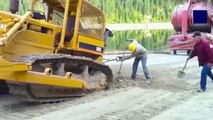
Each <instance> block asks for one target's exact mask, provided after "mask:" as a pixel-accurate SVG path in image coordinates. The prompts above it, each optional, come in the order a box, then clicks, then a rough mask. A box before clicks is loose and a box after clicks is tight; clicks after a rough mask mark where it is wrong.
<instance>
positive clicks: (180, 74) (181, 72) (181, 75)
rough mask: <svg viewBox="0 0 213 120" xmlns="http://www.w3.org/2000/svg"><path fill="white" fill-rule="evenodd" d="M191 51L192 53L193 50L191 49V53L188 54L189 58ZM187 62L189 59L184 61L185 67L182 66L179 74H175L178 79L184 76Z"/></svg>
mask: <svg viewBox="0 0 213 120" xmlns="http://www.w3.org/2000/svg"><path fill="white" fill-rule="evenodd" d="M192 51H193V49H192V50H191V52H190V53H189V56H191V54H192ZM188 61H189V59H187V60H186V63H185V65H184V67H183V69H182V71H179V72H178V74H177V77H178V78H183V77H184V76H185V72H184V70H185V68H186V65H187V63H188Z"/></svg>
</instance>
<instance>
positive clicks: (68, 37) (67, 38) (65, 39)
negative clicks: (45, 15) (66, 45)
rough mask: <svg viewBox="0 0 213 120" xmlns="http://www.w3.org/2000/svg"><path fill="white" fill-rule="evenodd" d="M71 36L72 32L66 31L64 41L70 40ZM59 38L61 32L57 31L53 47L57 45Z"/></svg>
mask: <svg viewBox="0 0 213 120" xmlns="http://www.w3.org/2000/svg"><path fill="white" fill-rule="evenodd" d="M72 37H73V34H72V33H68V32H66V34H65V38H64V42H70V41H71V39H72ZM60 39H61V33H57V34H56V35H55V42H54V47H58V44H59V43H60Z"/></svg>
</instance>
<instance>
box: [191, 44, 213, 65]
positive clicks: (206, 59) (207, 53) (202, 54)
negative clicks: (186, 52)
mask: <svg viewBox="0 0 213 120" xmlns="http://www.w3.org/2000/svg"><path fill="white" fill-rule="evenodd" d="M194 56H197V57H198V62H199V66H203V65H205V64H207V63H213V51H212V50H211V48H210V44H209V42H208V41H206V40H201V41H200V42H199V43H196V44H195V46H194V49H193V51H192V53H191V55H190V58H193V57H194Z"/></svg>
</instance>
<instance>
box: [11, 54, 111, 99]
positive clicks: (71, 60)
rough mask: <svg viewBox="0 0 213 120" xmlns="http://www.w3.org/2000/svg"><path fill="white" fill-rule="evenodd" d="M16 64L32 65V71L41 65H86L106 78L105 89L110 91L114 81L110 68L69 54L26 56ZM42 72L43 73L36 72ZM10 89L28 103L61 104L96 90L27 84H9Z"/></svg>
mask: <svg viewBox="0 0 213 120" xmlns="http://www.w3.org/2000/svg"><path fill="white" fill-rule="evenodd" d="M15 62H25V63H29V64H31V65H32V71H34V70H33V69H34V67H36V65H40V64H52V63H68V64H81V65H86V66H88V67H90V68H92V69H94V70H99V71H101V72H102V73H103V74H104V75H105V77H106V84H105V86H104V89H109V87H110V84H111V83H112V81H113V75H112V71H111V69H110V68H109V66H107V65H104V64H102V63H99V62H97V61H94V60H92V59H90V58H87V57H80V56H72V55H68V54H39V55H26V56H22V57H20V58H18V59H16V60H15ZM36 72H42V71H36ZM7 84H8V87H9V89H10V93H12V94H15V95H18V96H20V97H23V98H24V99H25V100H26V101H33V102H41V103H43V102H60V101H65V100H67V99H70V98H73V97H80V96H84V95H85V94H88V93H90V92H92V91H94V90H95V89H94V88H93V89H87V88H82V89H76V88H65V87H57V86H48V85H36V84H28V83H27V84H26V83H13V82H7Z"/></svg>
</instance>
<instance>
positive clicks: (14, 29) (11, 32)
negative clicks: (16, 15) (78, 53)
mask: <svg viewBox="0 0 213 120" xmlns="http://www.w3.org/2000/svg"><path fill="white" fill-rule="evenodd" d="M31 16H32V13H31V11H28V12H26V13H25V14H24V15H23V17H21V19H20V20H19V22H17V23H15V25H14V26H13V27H12V28H11V29H10V30H9V31H8V32H7V33H5V34H3V35H2V36H1V38H0V46H2V45H5V44H7V43H8V42H9V41H10V39H11V37H12V36H13V35H14V34H15V33H16V32H17V31H18V29H19V28H20V27H21V26H22V25H23V24H24V22H26V20H27V19H29V17H31Z"/></svg>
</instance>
